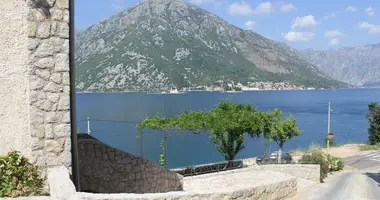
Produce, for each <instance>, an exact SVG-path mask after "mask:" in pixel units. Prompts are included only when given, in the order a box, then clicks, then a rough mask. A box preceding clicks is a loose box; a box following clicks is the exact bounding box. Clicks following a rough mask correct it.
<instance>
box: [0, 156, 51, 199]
mask: <svg viewBox="0 0 380 200" xmlns="http://www.w3.org/2000/svg"><path fill="white" fill-rule="evenodd" d="M43 184H44V179H42V178H40V176H39V172H38V168H37V166H35V165H32V164H31V163H30V162H29V160H28V159H27V158H25V157H23V156H21V155H20V154H19V152H18V151H10V152H9V153H8V154H7V155H5V156H0V197H18V196H34V195H41V194H42V192H43Z"/></svg>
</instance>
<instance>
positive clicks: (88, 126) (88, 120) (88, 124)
mask: <svg viewBox="0 0 380 200" xmlns="http://www.w3.org/2000/svg"><path fill="white" fill-rule="evenodd" d="M87 134H89V135H91V130H90V118H89V117H87Z"/></svg>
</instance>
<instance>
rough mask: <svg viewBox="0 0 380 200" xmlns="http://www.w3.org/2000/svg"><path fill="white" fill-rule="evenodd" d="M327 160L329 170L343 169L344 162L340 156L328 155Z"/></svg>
mask: <svg viewBox="0 0 380 200" xmlns="http://www.w3.org/2000/svg"><path fill="white" fill-rule="evenodd" d="M328 160H329V163H330V166H329V170H330V172H335V171H340V170H342V169H343V167H344V162H343V159H342V158H338V157H334V156H330V155H328Z"/></svg>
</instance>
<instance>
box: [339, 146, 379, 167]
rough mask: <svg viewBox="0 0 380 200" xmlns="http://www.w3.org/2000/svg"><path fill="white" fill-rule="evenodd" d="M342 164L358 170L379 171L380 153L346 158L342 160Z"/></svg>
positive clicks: (364, 153)
mask: <svg viewBox="0 0 380 200" xmlns="http://www.w3.org/2000/svg"><path fill="white" fill-rule="evenodd" d="M344 163H345V165H348V166H350V167H353V168H356V169H358V170H365V169H372V168H376V167H378V168H379V169H380V151H376V152H371V153H367V152H363V153H362V154H361V155H357V156H351V157H347V158H345V159H344Z"/></svg>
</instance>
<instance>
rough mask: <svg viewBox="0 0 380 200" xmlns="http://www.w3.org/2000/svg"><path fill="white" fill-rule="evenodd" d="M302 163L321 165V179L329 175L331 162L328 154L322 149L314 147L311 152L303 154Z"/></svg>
mask: <svg viewBox="0 0 380 200" xmlns="http://www.w3.org/2000/svg"><path fill="white" fill-rule="evenodd" d="M300 163H302V164H317V165H320V167H321V169H320V170H321V171H320V181H321V182H323V180H324V179H325V178H326V177H327V174H328V173H329V162H328V159H327V155H326V154H325V153H323V151H321V150H320V149H313V150H312V151H311V153H310V154H305V155H303V156H302V158H301V160H300Z"/></svg>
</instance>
